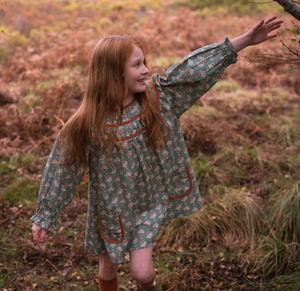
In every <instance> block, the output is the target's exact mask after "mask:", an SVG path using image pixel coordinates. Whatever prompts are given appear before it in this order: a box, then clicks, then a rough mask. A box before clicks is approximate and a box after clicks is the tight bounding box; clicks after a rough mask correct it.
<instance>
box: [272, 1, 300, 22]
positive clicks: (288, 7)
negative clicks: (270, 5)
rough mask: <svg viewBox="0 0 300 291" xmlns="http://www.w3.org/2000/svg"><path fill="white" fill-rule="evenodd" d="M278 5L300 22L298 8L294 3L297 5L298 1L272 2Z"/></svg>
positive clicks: (299, 8) (299, 10) (299, 9)
mask: <svg viewBox="0 0 300 291" xmlns="http://www.w3.org/2000/svg"><path fill="white" fill-rule="evenodd" d="M274 1H276V2H277V3H278V4H279V5H281V6H282V7H283V8H284V10H285V11H286V12H287V13H289V14H291V15H292V16H294V17H295V18H296V19H298V20H299V21H300V7H299V6H297V5H296V4H295V3H298V1H293V0H274Z"/></svg>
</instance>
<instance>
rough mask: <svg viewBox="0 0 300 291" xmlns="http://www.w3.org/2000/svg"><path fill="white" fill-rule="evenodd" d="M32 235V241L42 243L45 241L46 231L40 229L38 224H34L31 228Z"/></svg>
mask: <svg viewBox="0 0 300 291" xmlns="http://www.w3.org/2000/svg"><path fill="white" fill-rule="evenodd" d="M31 229H32V234H33V239H34V240H35V241H37V242H40V243H43V242H45V241H46V237H47V229H45V228H42V227H41V226H39V225H38V224H36V223H34V224H33V226H32V228H31Z"/></svg>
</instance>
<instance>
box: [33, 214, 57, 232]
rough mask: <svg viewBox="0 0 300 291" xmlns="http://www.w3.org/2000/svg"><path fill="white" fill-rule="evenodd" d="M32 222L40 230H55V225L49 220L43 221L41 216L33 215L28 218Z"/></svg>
mask: <svg viewBox="0 0 300 291" xmlns="http://www.w3.org/2000/svg"><path fill="white" fill-rule="evenodd" d="M30 220H31V221H32V222H35V223H37V224H38V225H39V226H41V227H42V228H45V229H47V230H50V231H53V230H54V229H55V228H56V224H55V223H53V222H51V221H50V220H47V219H45V218H44V217H43V216H41V215H38V214H35V215H34V216H32V217H31V218H30Z"/></svg>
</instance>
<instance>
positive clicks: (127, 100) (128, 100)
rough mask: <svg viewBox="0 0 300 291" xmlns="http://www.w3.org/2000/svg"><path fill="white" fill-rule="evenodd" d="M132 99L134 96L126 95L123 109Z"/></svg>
mask: <svg viewBox="0 0 300 291" xmlns="http://www.w3.org/2000/svg"><path fill="white" fill-rule="evenodd" d="M133 99H134V94H130V95H127V96H126V98H125V99H124V101H123V105H124V107H125V106H126V105H127V104H129V103H130V102H131V101H132V100H133Z"/></svg>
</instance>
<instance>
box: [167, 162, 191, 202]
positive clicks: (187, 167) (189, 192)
mask: <svg viewBox="0 0 300 291" xmlns="http://www.w3.org/2000/svg"><path fill="white" fill-rule="evenodd" d="M185 168H186V171H187V174H188V178H189V181H190V189H189V190H188V191H187V192H186V193H184V194H182V195H180V196H173V195H171V194H170V195H169V198H170V199H180V198H183V197H185V196H187V195H189V194H191V192H192V191H193V181H192V177H191V174H190V169H189V166H186V167H185Z"/></svg>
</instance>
